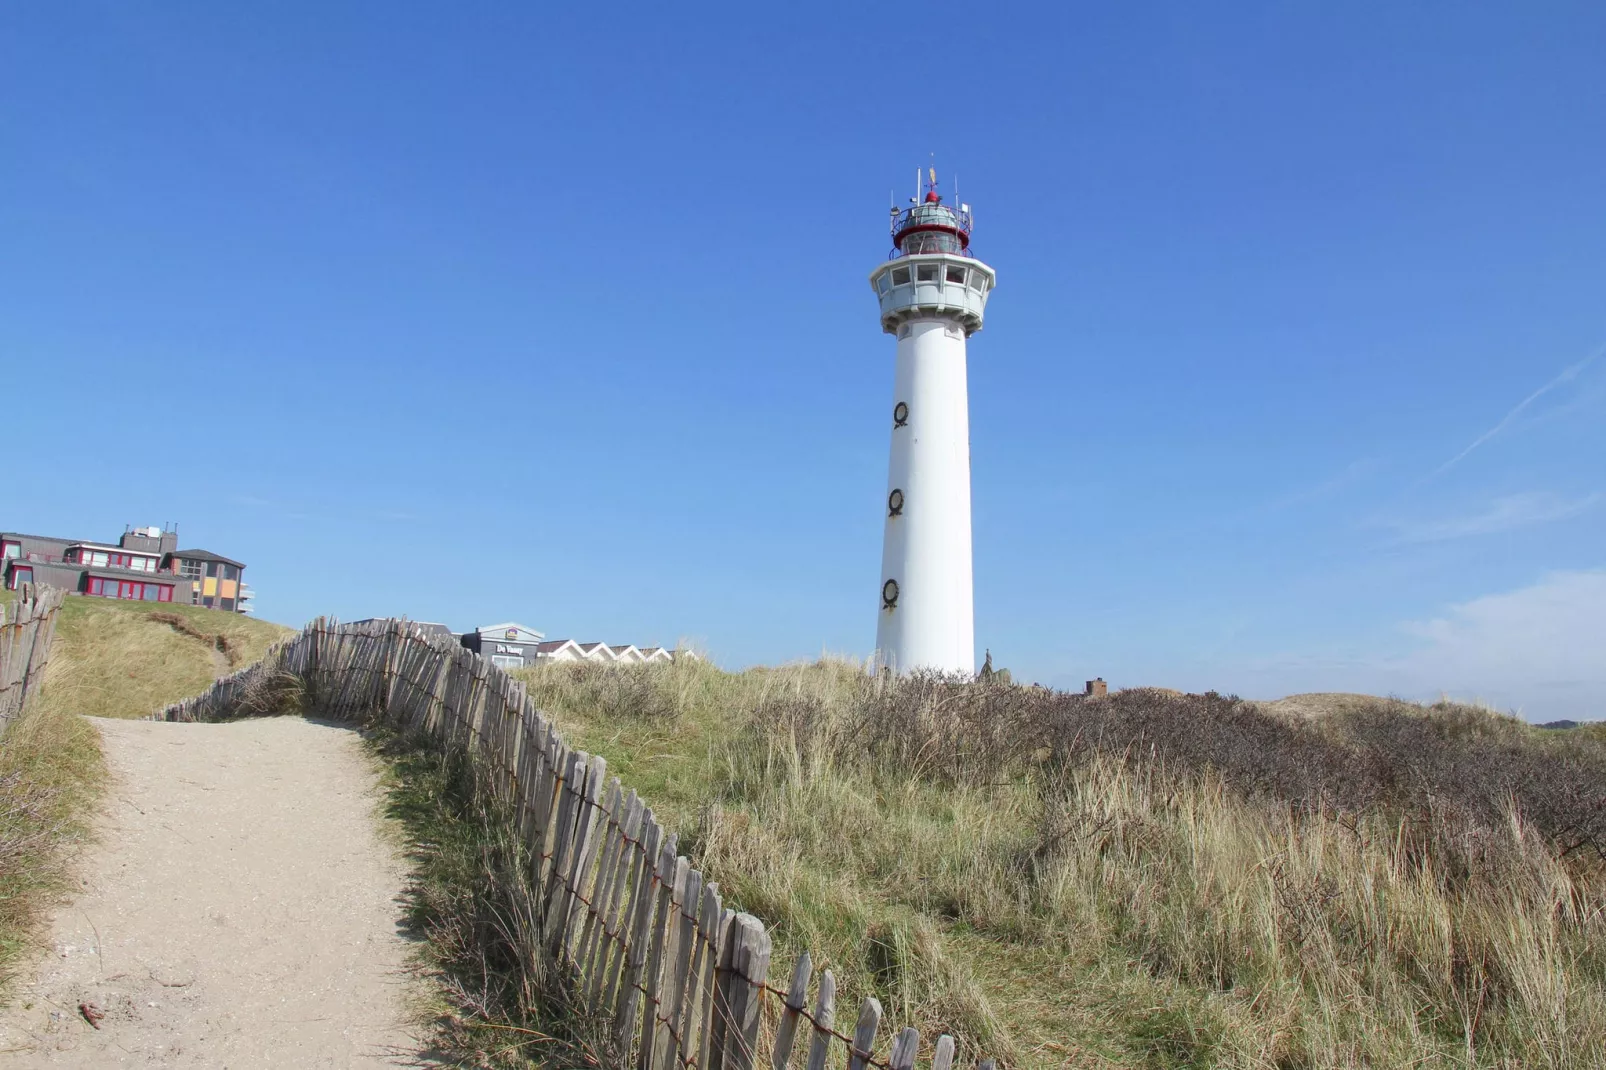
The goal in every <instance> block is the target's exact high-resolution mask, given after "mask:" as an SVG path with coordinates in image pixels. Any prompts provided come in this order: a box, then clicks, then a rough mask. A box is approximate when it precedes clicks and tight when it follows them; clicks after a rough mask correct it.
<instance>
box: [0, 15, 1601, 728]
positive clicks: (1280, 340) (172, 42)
mask: <svg viewBox="0 0 1606 1070" xmlns="http://www.w3.org/2000/svg"><path fill="white" fill-rule="evenodd" d="M1603 50H1606V8H1602V7H1601V6H1600V5H1598V4H1585V3H1576V4H1563V3H1556V4H1545V5H1519V4H1480V5H1457V4H1428V3H1424V4H1411V5H1381V4H1376V5H1313V4H1298V5H1210V6H1209V8H1208V9H1205V8H1201V7H1200V6H1199V5H1186V4H1157V5H1090V4H1078V5H1044V6H1041V7H1037V6H1032V5H1024V4H1022V5H1015V4H1004V5H991V6H987V5H983V6H980V7H978V6H976V5H966V6H944V5H941V4H923V5H919V6H911V7H908V8H906V9H903V10H895V9H890V8H886V7H876V6H874V5H870V6H866V5H843V6H840V7H832V6H829V5H812V6H807V5H793V6H789V7H786V8H782V7H779V6H773V5H742V6H732V7H728V8H725V9H722V10H721V9H716V8H710V7H701V8H690V7H685V6H682V7H680V8H665V7H662V6H652V7H646V6H643V7H641V8H638V9H631V8H629V7H614V8H601V7H596V6H591V7H587V6H585V5H569V6H568V7H567V8H566V9H565V10H562V11H559V10H556V9H555V8H545V9H537V8H536V7H535V6H534V5H520V4H482V5H451V6H448V5H430V6H426V5H406V4H403V5H395V4H377V3H376V4H289V3H286V4H275V5H270V6H269V7H268V8H263V9H260V10H255V11H252V10H247V9H246V8H245V7H244V6H243V5H217V4H200V3H191V4H180V3H169V4H163V5H139V6H137V7H136V6H131V5H126V4H103V5H97V4H87V3H83V4H72V5H26V6H13V7H12V8H11V9H10V10H9V11H8V13H7V14H6V15H5V16H4V25H3V27H0V160H3V161H4V166H3V167H0V239H3V254H0V366H3V368H4V371H5V376H4V386H3V388H0V389H3V390H4V396H5V398H6V400H7V404H6V407H5V408H6V414H7V415H6V419H7V425H8V426H7V429H6V432H5V438H6V442H7V445H6V452H7V455H8V459H9V462H10V463H9V464H8V466H7V471H8V474H9V477H10V478H11V480H12V486H13V490H12V492H11V493H10V494H8V495H7V496H6V500H5V505H4V507H3V510H0V527H5V528H11V529H21V530H25V531H38V532H41V533H62V534H68V535H74V536H79V537H105V536H106V535H109V534H115V533H117V532H120V531H121V530H122V526H123V525H124V524H147V523H161V522H163V521H174V520H176V521H177V522H178V523H179V524H180V530H181V532H182V533H183V540H182V541H184V542H186V543H194V544H199V545H202V546H204V547H207V548H211V549H215V550H217V551H220V552H224V553H228V554H230V555H232V556H237V557H239V558H241V559H243V560H245V561H246V562H247V563H248V565H249V570H248V573H247V576H248V578H249V579H250V581H251V582H252V584H253V586H254V587H255V588H256V589H257V591H258V603H259V609H260V613H261V615H262V616H264V617H267V618H270V619H274V620H280V621H285V622H289V623H300V622H301V621H303V620H305V619H307V618H309V617H311V616H313V615H316V614H318V613H334V614H337V615H340V616H343V617H359V616H368V615H379V614H391V613H407V614H409V615H412V616H414V617H416V618H419V619H426V620H442V621H445V622H447V623H449V624H451V625H453V626H454V627H457V628H460V629H461V628H467V627H472V626H473V625H475V624H477V623H492V622H496V621H502V620H507V619H516V620H519V621H522V622H524V623H526V624H529V625H531V626H533V627H536V628H540V629H542V630H545V631H547V632H548V633H549V634H551V635H563V636H573V637H575V638H579V639H582V640H590V639H602V640H606V641H631V642H636V643H640V644H645V643H673V642H675V641H676V640H677V639H679V638H682V637H684V638H690V639H692V640H695V641H696V642H698V643H700V644H703V645H704V646H705V647H706V648H707V649H708V650H709V651H711V652H712V654H713V655H714V656H715V657H716V658H717V659H718V660H719V661H721V662H722V663H724V664H727V665H731V666H740V665H747V664H754V663H772V662H779V661H785V660H791V659H796V658H801V657H809V656H813V655H816V654H818V653H819V652H821V651H822V650H827V651H832V652H838V653H855V654H864V653H868V651H869V648H870V646H871V645H872V643H873V639H874V627H875V612H876V606H877V602H876V590H877V585H878V582H879V578H878V576H877V568H878V565H879V558H880V527H881V517H880V499H881V496H882V493H883V491H884V481H885V472H886V450H887V434H888V431H887V426H886V410H887V406H888V404H889V403H890V397H891V396H890V390H891V375H892V355H893V343H892V341H891V339H889V338H886V337H885V336H883V335H881V334H880V333H879V330H878V327H877V323H876V312H875V302H874V300H873V297H872V295H871V293H870V291H869V288H868V285H867V283H866V277H867V275H868V273H869V271H870V270H871V269H872V268H873V267H874V266H875V265H876V264H877V263H878V262H879V261H880V259H881V258H882V257H883V256H884V255H885V252H886V247H887V241H886V236H885V230H884V227H885V219H886V210H887V196H888V192H889V190H895V191H896V194H897V196H898V198H899V199H900V200H902V199H904V198H906V197H907V196H908V194H909V192H911V190H910V189H909V188H908V187H911V186H912V184H913V171H914V169H915V168H916V167H917V166H920V165H922V164H925V163H926V162H927V161H928V160H929V159H930V158H931V154H933V153H935V159H936V164H937V168H938V171H939V174H940V176H943V177H944V178H945V179H946V176H949V175H951V174H953V173H954V172H957V173H958V176H959V180H960V184H961V189H962V190H963V194H964V199H965V200H966V201H968V202H970V203H971V204H972V205H973V206H974V207H975V210H976V215H977V234H976V248H977V250H978V251H979V253H980V255H982V256H983V257H984V258H985V259H987V260H988V262H989V263H991V264H992V265H993V266H994V267H995V268H996V269H997V270H998V273H999V288H998V290H997V291H996V294H995V296H994V297H993V299H992V301H991V303H990V305H989V309H988V322H987V326H986V329H985V330H984V331H983V332H982V333H981V334H979V335H977V336H976V337H975V338H974V339H972V342H971V347H970V362H971V364H970V366H971V421H972V428H971V433H972V457H973V480H974V508H975V547H976V606H977V636H978V642H979V643H980V644H981V645H983V646H986V647H989V648H991V649H992V651H993V653H994V656H995V660H996V661H997V663H998V664H1000V665H1006V666H1009V667H1011V668H1012V669H1013V670H1014V671H1015V672H1016V674H1017V675H1018V676H1020V677H1023V678H1026V679H1033V680H1039V681H1042V682H1045V683H1052V684H1058V685H1070V686H1080V682H1081V681H1082V680H1083V679H1086V678H1088V677H1090V676H1093V675H1102V676H1104V677H1105V678H1106V679H1108V680H1109V681H1110V682H1111V683H1112V685H1115V686H1128V685H1135V684H1157V685H1165V686H1172V687H1180V688H1187V689H1196V690H1197V689H1204V688H1210V687H1214V688H1217V689H1219V690H1223V691H1233V692H1238V693H1241V694H1245V695H1253V696H1259V697H1274V696H1275V695H1279V694H1284V693H1290V692H1295V691H1305V690H1364V691H1375V692H1394V693H1399V694H1404V695H1410V696H1415V697H1421V696H1427V697H1432V696H1434V695H1437V694H1438V693H1439V692H1440V691H1446V692H1449V693H1452V694H1456V695H1460V696H1467V697H1478V698H1483V699H1485V700H1487V701H1491V702H1494V703H1497V704H1499V705H1502V706H1507V707H1516V708H1521V709H1522V710H1523V711H1524V712H1525V713H1526V714H1527V715H1529V716H1533V717H1538V718H1548V717H1559V716H1600V715H1601V714H1602V712H1603V711H1606V657H1603V651H1606V496H1603V494H1606V355H1602V347H1603V346H1606V299H1603V298H1606V291H1603V282H1606V137H1603V136H1602V126H1601V116H1602V115H1603V114H1606V65H1603V64H1601V62H1600V56H1601V55H1602V53H1603Z"/></svg>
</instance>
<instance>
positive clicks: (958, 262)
mask: <svg viewBox="0 0 1606 1070" xmlns="http://www.w3.org/2000/svg"><path fill="white" fill-rule="evenodd" d="M916 193H917V196H916V199H915V201H914V202H913V205H912V207H910V208H908V209H906V210H903V211H899V210H898V209H897V208H894V209H893V210H892V251H891V254H890V255H889V256H888V258H887V261H886V263H884V264H882V265H881V266H880V267H878V268H876V269H875V271H873V272H871V273H870V285H871V286H872V287H873V288H874V290H875V293H876V297H877V298H878V299H879V301H880V303H881V329H882V330H883V331H884V332H886V333H887V334H890V335H892V336H893V337H895V338H896V339H897V340H898V354H897V358H896V362H895V364H894V371H893V377H892V379H893V389H892V404H891V406H890V409H889V411H888V423H889V424H890V425H891V434H892V456H891V461H890V463H889V464H888V466H887V497H886V502H885V508H884V514H885V519H884V521H883V523H884V525H885V530H884V534H883V536H882V543H881V589H880V592H879V595H878V600H879V603H880V610H879V615H878V617H877V621H876V659H877V661H878V663H879V664H881V665H883V666H886V667H888V668H890V669H892V670H893V671H895V672H913V671H916V670H920V669H934V670H938V671H942V672H962V673H966V674H969V673H972V672H974V671H975V668H976V624H975V611H974V605H973V593H972V585H971V567H970V408H969V401H968V398H967V390H966V377H965V342H966V339H968V338H969V337H970V336H971V335H973V334H975V333H976V332H977V331H979V330H981V322H982V311H983V310H984V309H985V308H986V306H987V295H988V294H989V293H991V292H992V289H993V283H994V281H995V279H996V275H995V273H994V272H993V269H992V268H990V267H988V266H987V265H986V264H984V263H982V262H981V261H980V260H977V259H976V258H975V256H973V255H972V254H971V251H970V232H971V213H970V206H969V205H968V204H948V203H945V202H944V200H943V198H942V196H941V195H940V194H939V193H938V192H937V173H936V171H935V169H933V170H932V171H931V172H930V179H929V181H928V182H927V183H926V184H925V194H924V196H919V187H918V186H917V187H916Z"/></svg>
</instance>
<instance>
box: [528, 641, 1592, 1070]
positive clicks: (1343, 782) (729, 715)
mask: <svg viewBox="0 0 1606 1070" xmlns="http://www.w3.org/2000/svg"><path fill="white" fill-rule="evenodd" d="M525 675H526V677H527V678H528V679H529V681H530V684H531V690H532V694H533V695H534V696H535V697H536V699H537V701H538V702H539V703H541V704H542V705H543V706H544V707H545V708H547V709H549V710H550V711H551V712H552V713H553V715H554V716H555V717H556V719H557V720H558V722H559V723H560V725H562V726H563V727H564V729H565V734H566V735H567V736H568V737H569V739H570V740H571V742H573V743H574V744H575V745H577V746H581V747H585V748H586V749H588V750H591V751H593V752H596V753H601V754H603V755H604V756H605V757H607V758H608V759H609V761H610V764H611V765H612V767H613V768H614V769H615V771H616V772H618V773H619V774H620V775H621V777H623V778H624V779H625V780H626V781H627V782H629V783H631V784H632V785H633V786H635V787H637V788H638V789H639V790H642V792H643V794H644V795H645V796H646V797H647V798H648V799H650V800H651V801H652V802H653V804H654V807H655V809H657V810H658V812H659V813H660V814H661V815H664V816H665V817H667V819H668V821H669V822H670V824H671V825H672V826H674V827H676V828H677V829H678V830H679V831H680V832H681V834H682V844H683V846H685V847H687V848H689V851H688V853H689V854H691V856H692V858H693V860H694V861H695V862H697V863H698V864H699V865H700V866H701V867H702V868H703V869H704V870H705V872H707V873H708V874H709V875H710V876H711V877H713V878H714V879H716V880H718V881H719V882H720V884H721V887H722V888H723V889H724V891H725V892H726V893H727V896H728V901H729V902H732V903H734V904H737V905H739V906H740V907H741V908H743V909H747V910H750V911H752V912H753V913H755V914H757V915H759V916H760V917H762V918H764V919H765V920H766V922H768V923H770V924H771V926H772V931H773V932H774V934H775V936H776V940H777V945H778V962H777V966H776V967H775V969H776V972H777V973H782V974H784V971H785V970H786V968H787V966H788V964H789V961H790V959H791V957H792V956H794V955H795V954H796V953H797V952H798V951H799V950H800V949H802V948H804V947H807V948H810V949H811V950H812V951H813V953H814V955H815V960H816V962H817V963H821V964H823V965H826V966H829V967H830V968H832V969H833V970H834V971H835V972H836V973H837V976H838V978H839V981H840V982H841V986H840V988H839V992H841V993H842V994H843V996H844V998H845V999H846V1000H847V1001H849V1005H851V1001H853V1000H855V999H857V998H860V997H862V996H863V995H866V994H874V995H876V996H877V997H878V998H879V999H880V1000H881V1001H882V1003H883V1004H884V1005H885V1006H886V1009H887V1014H888V1018H889V1019H890V1020H894V1021H897V1022H899V1023H900V1024H902V1023H905V1022H908V1023H911V1024H914V1025H917V1026H919V1027H922V1030H923V1032H927V1031H929V1030H932V1029H934V1028H936V1027H939V1026H941V1027H946V1028H949V1029H953V1030H955V1031H957V1032H958V1033H959V1035H960V1037H961V1040H962V1043H963V1046H964V1047H965V1048H966V1049H967V1050H968V1051H969V1052H971V1053H975V1052H978V1051H986V1052H988V1053H989V1054H996V1055H1001V1056H1002V1057H1003V1058H1004V1060H1005V1061H1006V1063H1007V1064H1009V1065H1012V1066H1017V1067H1057V1066H1110V1067H1134V1068H1135V1067H1156V1068H1159V1067H1243V1068H1268V1070H1270V1068H1276V1070H1296V1068H1307V1067H1308V1068H1316V1067H1380V1066H1417V1067H1446V1068H1448V1067H1468V1066H1471V1067H1491V1068H1495V1067H1499V1068H1506V1067H1510V1068H1516V1067H1548V1068H1551V1070H1585V1068H1590V1067H1597V1066H1601V1065H1606V872H1603V864H1606V863H1603V860H1602V857H1601V850H1600V848H1601V843H1602V841H1601V840H1600V838H1599V834H1600V830H1601V828H1602V821H1603V820H1606V740H1603V739H1595V738H1592V735H1591V734H1590V733H1583V732H1579V733H1576V734H1572V735H1565V736H1558V735H1556V734H1547V733H1540V732H1537V731H1535V730H1532V729H1529V728H1527V727H1526V726H1524V725H1522V724H1520V723H1518V722H1515V721H1512V720H1511V719H1509V718H1502V717H1498V716H1496V715H1493V714H1491V713H1489V712H1488V711H1485V710H1479V709H1476V708H1470V707H1457V706H1449V705H1445V706H1440V707H1419V706H1410V705H1408V704H1404V703H1392V702H1388V701H1384V700H1370V702H1369V703H1368V702H1356V703H1351V704H1347V705H1346V709H1345V710H1343V711H1341V712H1340V713H1338V714H1337V715H1335V716H1333V717H1329V718H1323V719H1320V720H1317V721H1312V720H1309V719H1302V718H1288V717H1283V716H1278V715H1268V714H1266V713H1264V712H1263V711H1260V710H1258V709H1257V708H1255V707H1254V706H1253V705H1252V704H1248V703H1241V702H1238V701H1237V700H1235V699H1231V698H1226V697H1222V696H1177V695H1168V694H1165V693H1162V692H1158V691H1141V690H1140V691H1136V692H1130V693H1122V694H1118V695H1112V696H1110V697H1109V698H1107V699H1101V700H1097V701H1083V700H1081V699H1080V697H1078V696H1067V695H1056V694H1053V693H1049V692H1044V691H1042V690H1040V689H1031V688H1018V687H1008V686H978V685H971V684H965V683H954V682H946V681H933V680H925V681H912V682H892V681H886V680H877V679H872V678H869V677H866V676H865V675H864V674H863V673H861V672H859V671H858V670H856V669H855V668H854V667H852V666H846V665H841V664H829V663H827V664H818V665H809V666H797V667H792V668H787V669H781V670H760V671H754V672H749V673H744V674H740V675H730V674H724V673H720V672H718V671H717V670H715V669H713V668H712V667H710V666H707V665H692V664H687V665H677V666H673V667H665V668H663V669H628V668H602V667H597V668H576V667H571V666H558V667H553V668H552V669H549V670H542V671H536V672H533V673H527V674H525ZM647 691H650V692H651V693H652V701H650V702H647V703H645V704H643V707H642V708H644V709H645V710H646V711H648V712H647V713H646V715H640V714H636V713H631V712H630V707H631V703H632V701H633V696H639V695H641V694H643V693H644V692H647Z"/></svg>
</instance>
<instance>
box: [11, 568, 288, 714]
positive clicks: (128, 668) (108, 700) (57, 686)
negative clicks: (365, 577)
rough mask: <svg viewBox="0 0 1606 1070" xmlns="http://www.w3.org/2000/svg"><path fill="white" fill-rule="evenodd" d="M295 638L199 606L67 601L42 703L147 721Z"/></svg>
mask: <svg viewBox="0 0 1606 1070" xmlns="http://www.w3.org/2000/svg"><path fill="white" fill-rule="evenodd" d="M290 634H291V632H290V629H288V628H285V627H283V626H281V625H278V624H272V623H269V622H267V621H261V620H256V619H254V618H252V617H247V616H244V615H242V614H239V613H224V612H222V611H220V610H215V609H204V608H201V607H198V606H176V605H167V604H162V603H155V602H125V601H119V600H115V599H107V598H68V599H67V600H66V602H65V603H63V605H62V609H61V619H60V620H59V621H58V622H57V625H56V639H55V643H54V645H53V647H52V649H51V654H50V670H49V672H48V674H47V675H46V678H45V688H44V691H43V692H42V693H41V695H40V699H39V702H40V704H41V705H43V706H44V708H45V709H46V710H47V711H50V712H56V711H60V712H66V713H81V714H87V715H89V716H93V717H144V716H147V715H148V714H151V713H153V712H155V711H156V710H158V709H160V708H161V707H163V706H165V705H167V704H169V703H171V702H177V701H178V700H179V699H181V698H188V697H189V696H191V695H198V694H200V693H201V692H202V691H204V690H206V688H207V687H208V686H210V685H211V683H212V681H213V680H215V679H217V678H218V677H219V676H222V675H224V674H226V673H228V672H232V671H233V670H234V669H237V668H240V667H242V666H245V665H249V664H251V663H252V662H254V661H256V660H257V659H259V658H261V657H262V655H263V654H264V653H265V652H266V651H267V649H268V647H269V646H271V645H273V643H274V642H276V641H277V640H279V639H281V638H284V637H286V636H288V635H290Z"/></svg>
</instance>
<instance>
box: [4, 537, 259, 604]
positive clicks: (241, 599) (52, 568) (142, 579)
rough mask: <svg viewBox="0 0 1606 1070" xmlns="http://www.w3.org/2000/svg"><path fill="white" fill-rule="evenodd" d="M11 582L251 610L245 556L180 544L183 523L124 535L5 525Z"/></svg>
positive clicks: (13, 586) (89, 593) (96, 595)
mask: <svg viewBox="0 0 1606 1070" xmlns="http://www.w3.org/2000/svg"><path fill="white" fill-rule="evenodd" d="M0 564H3V568H4V573H3V577H4V582H5V585H6V587H8V588H9V589H11V590H16V589H17V588H18V587H20V586H22V585H23V584H25V583H43V584H48V585H50V586H52V587H60V588H61V589H63V590H65V591H69V592H71V593H73V594H81V595H87V596H89V597H91V598H117V599H125V600H131V601H140V602H178V603H180V604H181V605H192V606H205V607H207V608H210V609H221V610H224V611H226V612H231V613H249V612H251V605H250V603H251V597H252V592H251V588H250V587H248V586H246V583H245V565H244V563H243V562H240V561H235V560H234V559H232V558H228V557H224V556H222V555H221V554H215V553H213V552H211V551H210V550H180V549H179V548H178V529H177V528H176V527H175V528H172V529H166V528H157V527H149V528H135V527H130V528H126V529H124V531H123V534H122V537H121V538H119V539H118V540H117V542H116V543H104V542H92V541H88V540H74V539H62V538H56V537H54V536H48V535H24V534H22V533H20V532H13V531H0Z"/></svg>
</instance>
